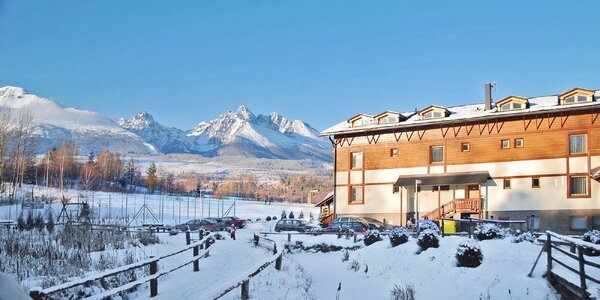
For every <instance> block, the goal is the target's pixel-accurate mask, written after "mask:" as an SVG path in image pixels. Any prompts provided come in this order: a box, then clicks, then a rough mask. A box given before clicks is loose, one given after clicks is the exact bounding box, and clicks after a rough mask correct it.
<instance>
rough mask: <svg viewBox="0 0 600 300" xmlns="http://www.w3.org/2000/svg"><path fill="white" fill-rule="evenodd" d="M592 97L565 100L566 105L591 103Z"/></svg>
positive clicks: (574, 97)
mask: <svg viewBox="0 0 600 300" xmlns="http://www.w3.org/2000/svg"><path fill="white" fill-rule="evenodd" d="M589 101H590V97H588V96H577V97H576V96H571V97H568V98H566V99H565V104H573V103H581V102H589Z"/></svg>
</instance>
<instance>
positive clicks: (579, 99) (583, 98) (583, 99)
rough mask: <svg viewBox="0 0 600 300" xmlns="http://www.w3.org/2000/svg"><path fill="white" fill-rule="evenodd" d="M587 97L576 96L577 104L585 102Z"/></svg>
mask: <svg viewBox="0 0 600 300" xmlns="http://www.w3.org/2000/svg"><path fill="white" fill-rule="evenodd" d="M587 101H588V97H586V96H577V102H587Z"/></svg>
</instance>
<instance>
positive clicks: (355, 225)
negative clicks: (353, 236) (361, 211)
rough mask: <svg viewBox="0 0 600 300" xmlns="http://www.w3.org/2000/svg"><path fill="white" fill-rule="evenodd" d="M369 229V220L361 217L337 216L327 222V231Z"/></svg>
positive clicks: (361, 230) (359, 230)
mask: <svg viewBox="0 0 600 300" xmlns="http://www.w3.org/2000/svg"><path fill="white" fill-rule="evenodd" d="M368 229H369V222H368V221H367V220H365V219H364V218H362V217H351V216H349V217H337V218H335V219H333V220H332V221H331V222H329V226H328V227H327V231H348V230H352V231H354V232H364V231H367V230H368Z"/></svg>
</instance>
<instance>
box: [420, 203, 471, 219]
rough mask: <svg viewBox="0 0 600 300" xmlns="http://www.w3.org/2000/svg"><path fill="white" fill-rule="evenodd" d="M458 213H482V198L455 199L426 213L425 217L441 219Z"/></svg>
mask: <svg viewBox="0 0 600 300" xmlns="http://www.w3.org/2000/svg"><path fill="white" fill-rule="evenodd" d="M456 213H481V198H466V199H454V200H452V201H449V202H446V203H444V204H443V205H442V206H441V207H440V208H436V209H434V210H433V211H431V212H430V213H427V214H425V215H424V216H423V219H425V220H439V219H441V218H448V217H450V216H453V215H454V214H456Z"/></svg>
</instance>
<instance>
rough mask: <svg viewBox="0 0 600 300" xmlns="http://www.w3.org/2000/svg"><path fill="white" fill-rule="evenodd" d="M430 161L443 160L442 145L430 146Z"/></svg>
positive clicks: (437, 161) (439, 161) (438, 161)
mask: <svg viewBox="0 0 600 300" xmlns="http://www.w3.org/2000/svg"><path fill="white" fill-rule="evenodd" d="M431 162H432V163H441V162H444V146H432V147H431Z"/></svg>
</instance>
